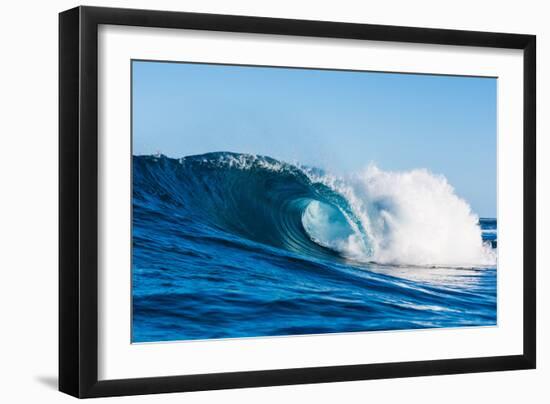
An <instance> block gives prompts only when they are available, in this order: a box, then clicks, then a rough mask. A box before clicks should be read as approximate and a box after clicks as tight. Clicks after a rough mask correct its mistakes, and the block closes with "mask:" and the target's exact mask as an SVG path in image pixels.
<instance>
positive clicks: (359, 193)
mask: <svg viewBox="0 0 550 404" xmlns="http://www.w3.org/2000/svg"><path fill="white" fill-rule="evenodd" d="M133 162H134V167H133V170H134V201H135V203H139V201H140V200H147V201H148V202H151V201H153V202H154V203H156V204H157V205H159V206H162V207H163V209H165V210H171V211H173V212H177V214H178V215H184V216H185V217H187V218H188V219H189V220H190V221H191V222H197V221H200V222H202V223H206V224H208V225H209V226H210V227H211V228H213V229H216V230H217V231H220V232H223V233H227V234H232V235H236V236H238V237H242V238H244V239H247V240H250V241H252V242H257V243H262V244H267V245H270V246H273V247H276V248H281V249H284V250H287V251H289V252H292V253H297V254H301V255H307V256H309V257H313V258H315V259H323V260H325V259H331V260H342V259H344V260H347V259H352V260H354V261H358V262H378V263H385V264H392V265H400V264H407V265H429V266H433V265H436V266H437V265H441V266H486V265H495V264H496V252H495V250H494V249H491V248H490V246H488V245H487V244H484V243H483V240H482V235H481V229H480V226H479V219H478V218H477V216H476V215H475V214H473V213H472V211H471V209H470V207H469V205H468V204H467V203H466V202H465V201H464V200H462V199H460V198H459V197H458V196H456V194H455V192H454V190H453V188H452V187H451V186H450V185H449V184H448V182H447V181H446V179H445V178H444V177H442V176H436V175H433V174H431V173H430V172H428V171H427V170H412V171H409V172H400V173H397V172H385V171H382V170H380V169H378V168H376V167H374V166H370V167H369V168H368V169H366V170H365V171H363V172H361V173H358V174H355V175H352V176H349V177H347V178H342V177H336V176H332V175H330V174H328V173H326V172H324V171H322V170H319V169H315V168H311V167H304V166H300V165H293V164H289V163H285V162H281V161H278V160H276V159H273V158H271V157H266V156H257V155H250V154H238V153H231V152H215V153H207V154H203V155H194V156H187V157H183V158H180V159H171V158H168V157H164V156H160V157H159V156H134V159H133Z"/></svg>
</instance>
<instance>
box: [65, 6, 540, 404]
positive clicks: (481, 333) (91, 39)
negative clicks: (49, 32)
mask: <svg viewBox="0 0 550 404" xmlns="http://www.w3.org/2000/svg"><path fill="white" fill-rule="evenodd" d="M59 24H60V25H59V27H60V31H59V32H60V36H59V41H60V42H59V44H60V45H59V46H60V51H59V57H60V59H59V79H60V80H59V82H60V87H59V98H60V104H59V110H60V119H59V124H60V129H59V136H60V161H59V165H60V177H59V178H60V202H59V203H60V256H59V259H60V264H59V286H60V287H59V293H60V295H59V299H60V303H59V307H60V312H59V387H60V390H61V391H63V392H65V393H68V394H70V395H73V396H76V397H100V396H115V395H132V394H148V393H163V392H183V391H194V390H209V389H225V388H238V387H256V386H272V385H284V384H299V383H321V382H333V381H346V380H361V379H378V378H394V377H409V376H425V375H440V374H453V373H467V372H486V371H498V370H513V369H532V368H535V357H536V355H535V351H536V341H535V334H536V330H535V301H536V296H535V292H536V291H535V273H536V268H535V263H536V259H535V99H536V96H535V43H536V42H535V36H533V35H522V34H504V33H488V32H471V31H454V30H443V29H425V28H410V27H396V26H380V25H366V24H350V23H339V22H321V21H308V20H286V19H273V18H261V17H244V16H228V15H213V14H196V13H181V12H165V11H145V10H125V9H109V8H94V7H78V8H75V9H71V10H68V11H65V12H63V13H61V14H60V19H59Z"/></svg>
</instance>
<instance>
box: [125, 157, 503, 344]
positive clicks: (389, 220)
mask: <svg viewBox="0 0 550 404" xmlns="http://www.w3.org/2000/svg"><path fill="white" fill-rule="evenodd" d="M376 175H377V177H372V176H371V177H368V178H367V180H365V181H366V185H365V187H364V188H361V190H362V191H361V192H363V191H364V192H367V191H369V192H375V191H376V193H377V195H378V196H377V198H370V199H369V198H367V197H365V196H364V193H363V194H362V193H361V192H360V190H358V188H357V187H358V186H357V184H355V185H353V186H351V185H348V184H345V183H342V182H341V181H340V180H338V179H335V178H334V177H332V176H329V175H328V174H326V173H324V172H323V171H322V170H318V169H314V168H307V167H301V166H299V165H293V164H288V163H284V162H280V161H277V160H275V159H272V158H269V157H261V156H252V155H244V154H236V153H229V152H219V153H209V154H205V155H199V156H187V157H184V158H181V159H172V158H168V157H165V156H134V157H133V230H132V232H133V233H132V236H133V250H132V308H133V313H132V342H154V341H177V340H191V339H211V338H235V337H258V336H276V335H296V334H320V333H334V332H354V331H374V330H403V329H417V328H438V327H460V326H486V325H495V324H496V251H497V250H496V249H497V239H496V235H497V233H496V230H497V223H496V220H495V219H485V218H483V219H479V220H477V218H475V219H472V217H473V216H469V215H467V214H464V218H462V217H458V216H457V215H458V213H456V210H457V209H456V208H452V209H454V212H453V211H452V212H450V213H448V212H446V211H445V210H444V208H442V212H437V211H433V208H432V207H430V209H429V210H430V212H429V214H430V215H432V216H435V217H434V220H433V222H430V223H431V224H429V225H426V226H423V228H419V229H415V226H416V227H419V226H420V225H419V224H418V223H426V220H424V219H423V220H422V221H418V220H415V218H418V216H419V215H421V214H424V213H423V211H422V209H418V207H415V209H413V210H411V209H408V206H407V204H413V203H416V204H421V203H425V202H423V199H422V198H420V197H418V198H416V197H414V193H413V197H411V196H410V195H407V194H406V187H405V186H404V185H403V184H405V183H408V182H410V181H412V180H411V179H413V180H415V181H423V182H422V183H421V184H435V185H437V186H438V187H440V188H438V191H437V192H435V196H434V197H433V198H429V199H430V200H432V199H433V200H436V201H439V200H440V199H441V198H442V197H444V198H449V201H450V202H449V205H452V204H453V203H456V204H458V205H456V206H459V207H462V206H463V205H462V202H461V201H460V200H459V199H458V198H456V197H455V196H453V195H452V189H450V188H449V187H448V186H447V184H446V182H445V181H444V180H442V179H440V178H435V179H432V177H430V176H429V175H428V174H427V173H423V172H416V173H412V174H411V175H410V176H408V177H399V181H401V183H399V184H397V185H392V183H391V182H392V181H393V179H394V177H392V176H389V175H387V174H376ZM403 181H405V182H403ZM406 181H408V182H406ZM388 182H389V183H388ZM415 187H418V184H416V185H415ZM424 188H425V187H424ZM365 189H366V190H367V191H365ZM395 189H397V191H395ZM413 189H414V188H413ZM401 190H402V191H401ZM445 192H447V193H448V195H447V194H445ZM367 193H368V192H367ZM361 195H363V197H362V198H361ZM396 195H397V196H396ZM401 195H405V196H406V197H405V196H403V197H401ZM422 195H429V193H428V194H427V193H426V192H424V194H422ZM441 195H443V196H441ZM437 198H439V199H437ZM453 198H454V199H453ZM367 199H368V201H366V200H367ZM444 205H447V204H444ZM453 206H454V205H453ZM449 209H451V208H449ZM367 211H368V212H370V213H367ZM407 212H409V213H407ZM410 212H412V213H410ZM407 215H408V216H407ZM438 215H440V216H441V218H440V220H439V219H438V218H437V216H438ZM444 216H445V217H444ZM457 217H458V219H457ZM399 218H400V220H402V222H399V223H397V224H396V220H397V219H399ZM472 220H475V222H472ZM446 221H447V222H449V223H456V224H455V227H456V228H455V229H451V231H450V233H437V234H438V237H437V238H436V240H439V239H441V238H442V237H441V236H440V235H439V234H451V235H452V238H453V240H451V241H446V244H445V246H446V245H451V246H455V247H456V248H454V247H453V248H451V249H449V251H447V250H446V249H445V248H442V247H441V246H434V247H433V248H431V247H430V246H423V245H422V243H423V242H424V240H430V235H433V234H434V233H436V232H441V231H445V230H444V229H443V230H441V229H438V227H443V226H439V224H440V223H447V222H446ZM407 231H408V232H417V234H418V237H409V240H410V242H408V241H407V239H408V237H407V234H408V233H407ZM415 243H416V244H415ZM424 247H425V248H424ZM430 248H431V249H430ZM455 250H457V251H458V252H460V254H453V252H454V251H455ZM411 251H413V252H412V253H411ZM415 251H417V252H418V254H415ZM462 252H467V253H468V254H469V255H468V254H466V255H467V256H468V257H471V258H469V259H470V261H471V262H467V263H461V262H458V261H457V258H456V257H457V256H462V255H464V254H463V253H462ZM402 257H415V258H416V257H418V260H416V261H417V262H407V261H406V260H405V262H401V261H400V259H401V258H402ZM476 260H477V261H476ZM412 261H415V260H412ZM432 261H433V262H432ZM446 261H449V264H450V265H447V264H446ZM474 261H476V262H474Z"/></svg>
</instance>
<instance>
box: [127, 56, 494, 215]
mask: <svg viewBox="0 0 550 404" xmlns="http://www.w3.org/2000/svg"><path fill="white" fill-rule="evenodd" d="M132 69H133V84H132V86H133V88H132V91H133V154H135V155H141V154H152V153H155V152H161V153H163V154H165V155H167V156H170V157H183V156H187V155H193V154H201V153H208V152H213V151H233V152H240V153H254V154H262V155H268V156H271V157H274V158H277V159H280V160H284V161H287V162H291V163H292V162H300V163H302V164H307V165H312V166H317V167H321V168H324V169H326V170H328V171H332V172H335V173H337V174H344V173H349V172H353V171H357V170H360V169H362V168H363V167H365V166H366V165H368V164H369V163H370V162H374V163H375V164H377V165H378V166H379V167H380V168H381V169H384V170H410V169H413V168H427V169H429V170H431V171H432V172H434V173H438V174H443V175H445V176H446V177H447V178H448V180H449V182H450V183H451V184H452V185H453V186H454V187H455V189H456V191H457V193H458V194H459V195H460V196H461V197H463V198H465V199H466V200H467V201H468V202H469V203H470V204H471V206H472V208H473V210H474V211H475V212H476V213H477V214H479V215H480V216H482V217H494V216H495V215H496V91H497V90H496V88H497V80H496V79H494V78H475V77H451V76H434V75H413V74H395V73H375V72H345V71H328V70H309V69H285V68H266V67H239V66H223V65H208V64H189V63H162V62H143V61H133V62H132Z"/></svg>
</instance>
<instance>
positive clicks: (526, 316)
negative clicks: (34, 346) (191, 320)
mask: <svg viewBox="0 0 550 404" xmlns="http://www.w3.org/2000/svg"><path fill="white" fill-rule="evenodd" d="M100 24H113V25H126V26H141V27H160V28H181V29H195V30H210V31H226V32H243V33H259V34H277V35H293V36H308V37H320V38H343V39H358V40H379V41H394V42H406V43H427V44H440V45H449V46H453V45H464V46H476V47H487V48H510V49H520V50H523V60H524V78H523V80H524V90H523V105H524V107H523V108H524V109H523V117H524V118H523V119H524V123H523V142H524V156H523V157H524V162H523V167H524V173H523V176H524V177H523V180H524V189H523V203H524V210H523V218H524V229H523V230H524V234H523V248H524V262H523V354H521V355H513V356H496V357H476V358H466V359H445V360H427V361H415V362H400V363H379V364H362V365H350V366H330V367H314V368H298V369H280V370H262V371H247V372H235V373H217V374H193V375H181V376H170V377H150V378H139V379H123V380H105V381H99V380H98V376H97V374H98V349H97V348H98V322H97V319H98V270H97V265H98V138H97V131H98V122H97V121H98V104H97V103H98V87H97V85H98V66H97V63H98V54H97V52H98V26H99V25H100ZM535 60H536V37H535V36H534V35H519V34H504V33H489V32H472V31H458V30H443V29H426V28H410V27H397V26H383V25H368V24H351V23H340V22H324V21H309V20H289V19H279V18H261V17H245V16H230V15H214V14H197V13H185V12H167V11H150V10H131V9H114V8H98V7H77V8H73V9H71V10H68V11H64V12H62V13H60V15H59V390H60V391H62V392H65V393H67V394H70V395H72V396H75V397H80V398H85V397H103V396H120V395H134V394H150V393H168V392H183V391H196V390H214V389H227V388H243V387H260V386H274V385H291V384H301V383H324V382H337V381H350V380H363V379H381V378H396V377H411V376H427V375H441V374H458V373H469V372H488V371H500V370H513V369H533V368H535V366H536V323H535V321H536V247H535V245H536V242H535V237H536V227H535V226H536V225H535V216H536V213H535V207H536V205H535V204H536V202H535V192H536V186H535V184H536V180H535V175H536V172H535V166H536V162H535V157H536V154H535V150H536V138H535V121H536V112H535V109H536V108H535V103H536V62H535Z"/></svg>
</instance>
